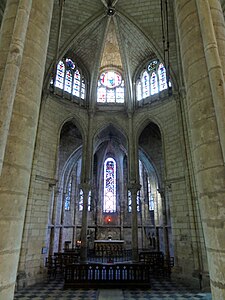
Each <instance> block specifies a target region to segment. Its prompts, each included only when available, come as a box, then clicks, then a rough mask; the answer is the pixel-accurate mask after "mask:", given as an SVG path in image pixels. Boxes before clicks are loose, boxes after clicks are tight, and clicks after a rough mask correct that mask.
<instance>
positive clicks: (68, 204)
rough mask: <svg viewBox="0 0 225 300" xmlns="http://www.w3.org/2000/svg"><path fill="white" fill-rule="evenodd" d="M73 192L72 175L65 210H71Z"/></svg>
mask: <svg viewBox="0 0 225 300" xmlns="http://www.w3.org/2000/svg"><path fill="white" fill-rule="evenodd" d="M71 192H72V177H70V180H69V184H68V189H67V193H66V196H65V205H64V207H65V210H70V203H71Z"/></svg>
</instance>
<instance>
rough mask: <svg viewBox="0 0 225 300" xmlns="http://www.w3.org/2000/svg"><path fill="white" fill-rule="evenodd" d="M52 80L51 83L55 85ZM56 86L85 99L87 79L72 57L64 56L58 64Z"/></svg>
mask: <svg viewBox="0 0 225 300" xmlns="http://www.w3.org/2000/svg"><path fill="white" fill-rule="evenodd" d="M53 82H54V81H51V83H50V85H51V86H52V85H53ZM55 87H57V88H60V89H62V90H63V91H65V92H67V93H69V94H71V93H72V95H74V96H76V97H80V98H81V99H85V94H86V81H85V78H84V76H83V75H82V72H81V71H79V70H78V69H77V66H76V64H75V63H74V62H73V61H72V59H70V58H66V59H65V58H64V59H62V60H61V61H59V63H58V65H57V73H56V78H55ZM56 93H57V91H56Z"/></svg>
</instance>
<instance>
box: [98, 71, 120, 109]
mask: <svg viewBox="0 0 225 300" xmlns="http://www.w3.org/2000/svg"><path fill="white" fill-rule="evenodd" d="M97 102H99V103H124V80H123V78H122V75H121V74H120V73H119V72H117V71H114V70H109V71H105V72H103V73H102V74H101V75H100V77H99V80H98V87H97Z"/></svg>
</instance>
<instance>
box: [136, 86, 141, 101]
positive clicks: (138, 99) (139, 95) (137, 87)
mask: <svg viewBox="0 0 225 300" xmlns="http://www.w3.org/2000/svg"><path fill="white" fill-rule="evenodd" d="M136 94H137V101H140V100H141V99H142V92H141V81H138V82H137V85H136Z"/></svg>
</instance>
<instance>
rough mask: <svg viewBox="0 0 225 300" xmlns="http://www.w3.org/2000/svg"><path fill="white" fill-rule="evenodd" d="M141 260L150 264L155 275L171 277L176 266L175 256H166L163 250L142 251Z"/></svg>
mask: <svg viewBox="0 0 225 300" xmlns="http://www.w3.org/2000/svg"><path fill="white" fill-rule="evenodd" d="M139 261H140V262H143V263H145V264H147V265H149V267H150V271H151V274H152V275H153V276H163V277H165V276H168V277H170V275H171V270H172V268H173V266H174V257H165V256H164V254H163V253H162V252H161V251H159V252H156V251H141V252H140V253H139Z"/></svg>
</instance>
